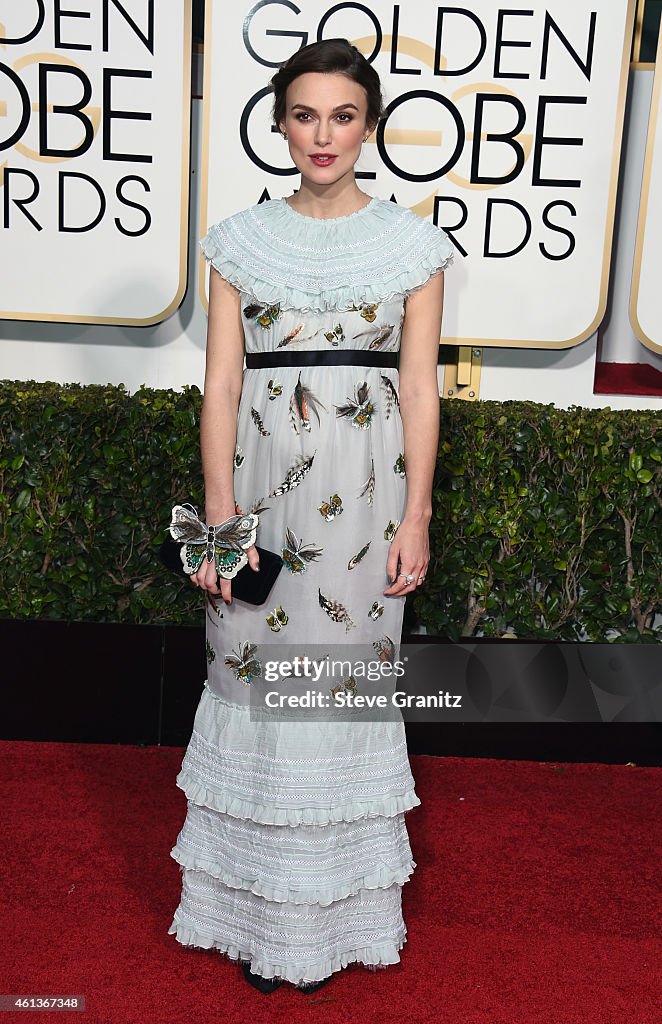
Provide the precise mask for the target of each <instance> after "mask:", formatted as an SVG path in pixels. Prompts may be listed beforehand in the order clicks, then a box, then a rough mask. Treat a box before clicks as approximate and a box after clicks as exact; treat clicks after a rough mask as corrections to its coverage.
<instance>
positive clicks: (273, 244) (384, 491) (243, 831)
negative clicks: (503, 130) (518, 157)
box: [169, 199, 453, 984]
mask: <svg viewBox="0 0 662 1024" xmlns="http://www.w3.org/2000/svg"><path fill="white" fill-rule="evenodd" d="M202 247H203V251H204V254H205V256H206V258H207V259H208V260H209V261H210V262H211V264H212V266H213V267H215V268H216V270H218V272H219V273H220V274H221V275H222V276H223V277H224V278H225V279H226V280H227V281H229V282H230V283H231V284H233V285H234V286H235V287H236V288H237V289H238V290H239V291H240V293H241V308H242V323H243V328H244V334H245V346H246V352H247V353H253V352H274V351H277V352H281V351H285V352H292V353H296V352H307V351H316V352H317V351H319V352H321V353H324V352H328V351H341V350H343V349H366V350H369V351H370V352H374V351H379V352H397V351H398V349H399V347H400V338H401V330H402V320H403V311H404V303H405V300H406V297H407V295H408V294H409V293H410V292H411V291H413V290H414V289H416V288H418V287H420V286H421V285H423V284H424V283H425V282H426V281H427V280H428V279H429V278H430V276H431V275H432V274H436V273H439V272H441V271H443V270H444V269H445V268H446V267H447V266H448V265H449V264H450V262H451V261H452V257H453V246H452V244H451V242H450V240H449V239H448V236H447V235H446V234H445V233H444V232H443V231H442V230H441V229H439V228H437V227H435V226H434V225H432V224H430V223H429V222H428V221H424V220H422V219H421V218H419V217H418V216H416V215H415V214H414V213H412V212H411V211H409V210H408V209H406V208H404V207H401V206H398V205H396V204H394V203H391V202H388V201H385V200H380V199H373V200H371V202H370V203H369V204H368V205H367V206H365V207H364V208H363V209H361V210H359V211H358V212H357V213H354V214H351V215H349V216H346V217H339V218H335V219H331V220H329V219H325V220H322V219H315V218H310V217H306V216H303V215H302V214H299V213H297V212H296V211H295V210H293V209H292V208H291V207H290V206H289V205H288V204H287V203H286V202H285V200H284V199H276V200H268V201H266V202H264V203H262V204H259V205H257V206H254V207H251V208H249V209H247V210H244V211H242V212H240V213H238V214H235V215H234V216H232V217H229V218H227V219H225V220H223V221H221V222H220V223H218V224H215V225H214V226H213V227H212V228H211V229H210V231H209V233H208V234H207V236H206V237H205V238H204V239H203V241H202ZM297 385H299V397H300V396H301V388H302V387H303V388H305V389H306V390H305V392H304V397H305V403H302V402H301V401H298V400H297V394H296V393H295V392H296V389H297ZM234 486H235V500H236V502H237V505H238V506H239V508H240V509H241V511H242V512H244V513H246V512H249V511H251V510H252V509H256V508H260V509H262V511H260V512H259V516H260V521H259V526H258V532H257V544H259V545H260V546H262V547H265V548H268V549H270V550H272V551H276V552H278V553H279V554H280V555H281V557H282V559H283V562H284V565H283V569H282V570H281V572H280V575H279V576H278V579H277V581H276V583H275V585H274V588H273V590H272V591H271V593H270V595H269V598H268V600H267V602H266V603H265V604H264V605H261V606H260V605H258V606H254V605H250V604H248V603H246V602H242V601H239V600H237V599H234V600H233V602H232V604H231V605H230V606H226V605H225V604H224V603H223V601H222V600H219V601H218V602H216V606H215V607H214V605H212V604H209V605H208V607H207V661H208V669H209V671H208V677H207V680H206V682H205V688H204V690H203V693H202V697H201V699H200V703H199V706H198V709H197V712H196V716H195V723H194V728H193V733H192V736H191V740H190V743H189V745H188V747H187V750H186V753H185V756H184V760H183V763H182V768H181V771H180V773H179V775H178V776H177V785H178V786H179V787H180V788H181V789H182V790H183V791H184V793H185V794H186V797H187V814H186V819H185V821H184V824H183V826H182V829H181V831H180V833H179V836H178V838H177V841H176V845H175V846H174V848H173V849H172V851H171V855H172V857H173V858H174V859H175V860H176V861H177V862H178V863H179V864H180V866H181V870H182V883H183V884H182V893H181V901H180V903H179V906H178V907H177V909H176V911H175V915H174V920H173V922H172V925H171V927H170V930H169V934H175V936H176V938H177V941H178V942H180V943H182V944H184V945H192V946H197V947H201V948H215V949H217V950H219V951H220V952H222V953H224V954H225V955H227V956H228V957H230V958H232V959H235V960H244V961H250V964H251V969H252V970H253V971H254V972H255V973H257V974H260V975H262V976H263V977H265V978H272V977H280V978H284V979H286V980H287V981H290V982H292V983H294V984H302V983H305V982H314V981H319V980H320V979H322V978H325V977H327V976H328V975H330V974H332V973H333V972H334V971H339V970H340V969H341V968H343V967H345V966H346V965H348V964H351V963H355V962H356V963H361V964H363V965H365V966H366V967H369V968H371V969H378V968H380V967H384V966H386V965H387V964H393V963H397V962H398V961H399V960H400V956H399V951H400V950H401V949H402V947H403V945H404V942H405V939H406V926H405V923H404V919H403V914H402V906H401V893H402V886H403V884H404V883H405V882H406V881H407V880H408V879H409V878H410V876H411V874H412V872H413V870H414V868H415V866H416V865H415V862H414V860H413V858H412V850H411V848H410V844H409V839H408V834H407V829H406V826H405V813H406V812H407V811H409V810H411V809H412V808H413V807H416V806H417V805H418V804H419V803H420V800H419V798H418V796H417V795H416V793H415V790H414V780H413V777H412V774H411V770H410V765H409V761H408V757H407V749H406V741H405V732H404V725H403V722H402V719H401V717H399V716H398V717H397V718H396V719H394V720H390V721H388V720H387V721H372V720H367V721H365V720H360V721H359V720H357V721H351V722H348V721H340V722H338V721H330V720H324V721H322V720H315V719H314V718H313V719H312V720H311V719H310V717H308V718H299V719H297V720H292V719H291V718H290V719H287V720H285V719H280V718H279V717H278V715H276V716H275V717H274V718H273V719H272V720H267V721H259V720H258V721H256V720H253V718H252V716H251V708H250V701H251V698H253V699H255V695H256V693H257V692H258V690H257V689H256V688H259V687H263V686H264V685H265V682H264V678H263V662H264V658H263V653H264V652H265V651H266V652H267V653H268V654H269V657H273V650H274V645H283V648H282V649H283V651H284V652H285V651H289V650H292V648H295V649H296V650H297V651H299V652H301V653H304V651H305V650H306V649H307V648H306V645H309V646H310V645H312V648H311V649H313V655H312V656H315V654H316V653H319V651H320V650H321V649H322V647H323V645H327V646H328V645H332V644H340V645H347V644H352V645H356V647H357V650H359V649H361V650H365V649H369V650H372V652H373V657H380V656H381V655H383V654H384V652H385V651H386V652H387V653H388V652H392V657H393V658H397V656H398V651H399V644H400V639H401V631H402V617H403V610H404V601H405V598H404V597H387V596H384V594H383V590H384V589H385V587H386V586H387V585H388V584H387V580H386V559H387V556H388V549H389V545H390V541H391V539H392V537H393V536H394V535H395V531H397V527H398V525H399V523H400V522H401V520H402V518H403V516H404V512H405V506H406V493H407V492H406V475H405V466H404V436H403V424H402V419H401V416H400V408H399V400H398V371H397V370H396V369H395V368H392V367H380V366H360V365H325V364H320V365H314V366H308V365H304V366H296V365H295V366H283V367H281V366H278V367H261V368H255V369H245V371H244V379H243V390H242V395H241V402H240V407H239V413H238V421H237V445H236V450H235V469H234ZM287 645H289V646H287ZM284 656H285V657H287V656H288V655H287V654H284ZM226 659H227V660H226ZM341 682H342V681H341ZM358 688H359V690H360V688H361V682H360V681H359V682H358Z"/></svg>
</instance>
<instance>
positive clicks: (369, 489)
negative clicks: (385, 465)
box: [359, 459, 375, 505]
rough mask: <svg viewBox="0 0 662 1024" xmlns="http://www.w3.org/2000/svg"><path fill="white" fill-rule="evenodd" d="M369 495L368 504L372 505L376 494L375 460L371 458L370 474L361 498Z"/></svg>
mask: <svg viewBox="0 0 662 1024" xmlns="http://www.w3.org/2000/svg"><path fill="white" fill-rule="evenodd" d="M366 495H367V497H368V504H369V505H372V499H373V497H374V495H375V460H374V459H370V476H369V477H368V479H367V480H366V482H365V483H364V485H363V488H362V490H361V493H360V494H359V498H364V497H366Z"/></svg>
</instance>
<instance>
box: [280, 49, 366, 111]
mask: <svg viewBox="0 0 662 1024" xmlns="http://www.w3.org/2000/svg"><path fill="white" fill-rule="evenodd" d="M311 71H312V72H321V73H322V74H331V73H333V72H339V73H340V74H342V75H347V77H348V78H351V79H352V80H353V81H354V82H357V83H358V84H359V85H362V86H363V88H364V89H365V91H366V94H367V97H368V111H367V114H366V124H367V125H369V126H371V127H372V128H375V127H376V126H377V122H378V121H379V119H380V118H382V117H383V116H384V101H383V98H382V89H381V83H380V81H379V75H378V74H377V72H376V71H375V69H374V68H373V66H372V65H371V64H370V63H369V62H368V61H367V60H366V58H365V57H364V56H363V54H362V53H361V51H360V50H357V48H356V47H355V46H352V44H351V43H350V42H349V41H348V40H347V39H322V40H321V42H319V43H309V45H308V46H303V47H302V48H301V49H300V50H297V52H296V53H294V54H292V56H291V57H290V58H289V59H288V60H286V61H285V63H284V64H281V66H280V68H279V70H278V71H277V72H276V74H275V75H274V77H273V78H272V79H271V88H272V90H273V93H274V105H273V119H274V124H275V125H276V128H278V129H280V125H281V124H282V123H283V121H284V120H285V113H286V108H285V97H286V95H287V87H288V85H290V84H291V83H292V82H293V81H294V79H295V78H298V77H299V75H305V74H308V72H311Z"/></svg>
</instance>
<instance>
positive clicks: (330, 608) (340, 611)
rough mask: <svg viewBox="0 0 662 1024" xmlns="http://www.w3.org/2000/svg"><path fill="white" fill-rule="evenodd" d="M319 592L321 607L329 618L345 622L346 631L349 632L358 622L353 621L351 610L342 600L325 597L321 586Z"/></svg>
mask: <svg viewBox="0 0 662 1024" xmlns="http://www.w3.org/2000/svg"><path fill="white" fill-rule="evenodd" d="M317 594H318V597H319V603H320V608H323V609H324V611H325V612H326V614H327V615H328V616H329V618H330V619H333V621H334V622H344V623H345V632H346V633H347V632H349V630H350V629H351V628H352V626H356V623H355V622H353V621H352V619H351V617H350V614H349V611H348V610H347V608H346V607H345V605H344V604H341V603H340V601H334V600H333V599H332V598H330V597H325V595H324V594H323V593H322V591H321V590H320V589H319V587H318V589H317Z"/></svg>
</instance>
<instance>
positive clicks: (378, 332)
mask: <svg viewBox="0 0 662 1024" xmlns="http://www.w3.org/2000/svg"><path fill="white" fill-rule="evenodd" d="M392 334H393V324H384V325H382V326H380V325H379V324H378V325H377V326H376V327H371V328H370V330H368V331H359V333H358V334H355V335H354V336H353V337H354V339H356V338H367V337H369V336H371V335H372V336H373V337H372V341H371V342H370V344H369V345H368V349H375V348H379V347H380V345H383V344H384V342H385V341H388V339H389V338H390V337H391V335H392Z"/></svg>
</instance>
